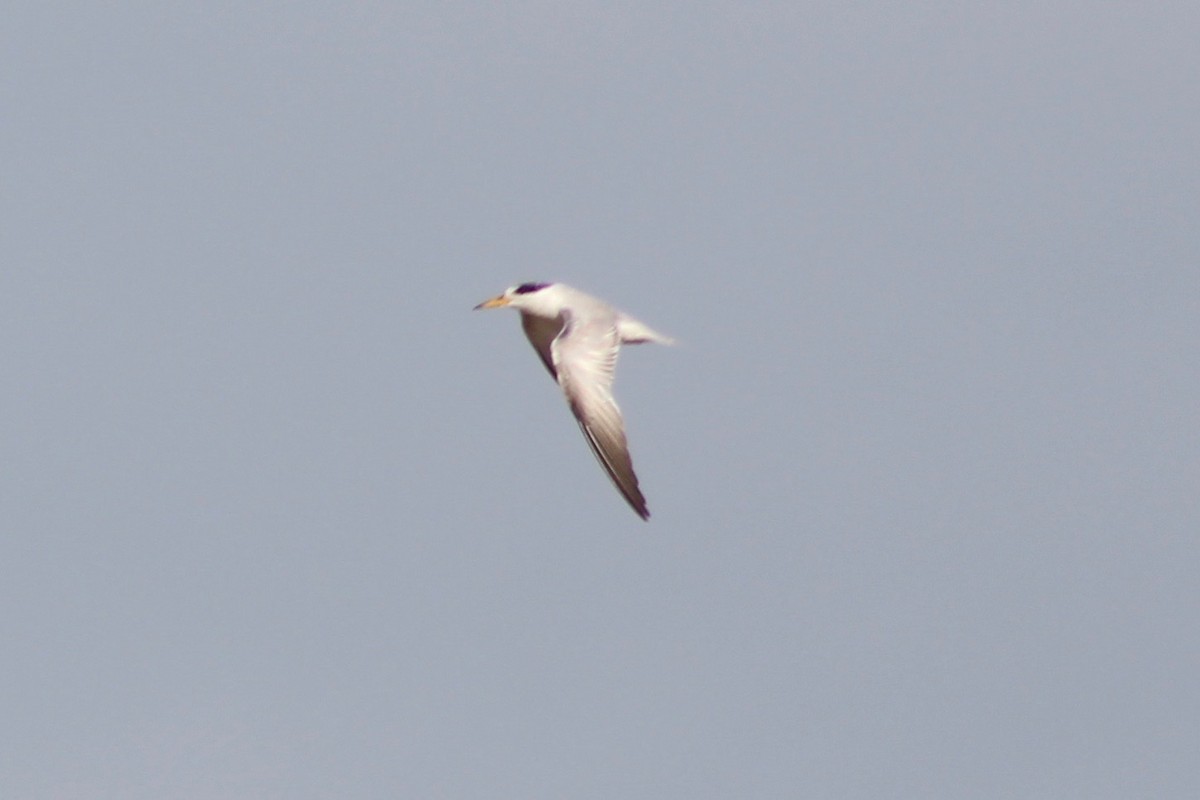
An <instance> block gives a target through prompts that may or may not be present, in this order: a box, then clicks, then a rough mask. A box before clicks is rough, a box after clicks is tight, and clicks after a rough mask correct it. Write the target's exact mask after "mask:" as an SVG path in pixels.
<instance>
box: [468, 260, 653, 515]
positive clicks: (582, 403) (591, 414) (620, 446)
mask: <svg viewBox="0 0 1200 800" xmlns="http://www.w3.org/2000/svg"><path fill="white" fill-rule="evenodd" d="M503 306H511V307H512V308H515V309H517V310H518V311H520V312H521V327H522V328H523V329H524V331H525V336H526V337H527V338H528V339H529V343H530V344H532V345H533V349H534V350H535V351H536V352H537V354H538V357H539V358H541V360H542V363H543V364H544V365H545V366H546V369H547V370H548V371H549V372H550V375H551V377H553V378H554V379H555V380H556V381H557V382H558V385H559V386H560V387H562V390H563V393H564V394H565V395H566V398H567V404H568V405H569V406H570V408H571V413H573V414H574V415H575V419H576V420H577V421H578V422H579V428H580V430H582V431H583V436H584V438H585V439H587V443H588V445H589V446H590V447H591V448H592V452H593V453H594V454H595V456H596V460H598V461H599V462H600V466H602V467H603V468H604V471H605V472H606V473H607V474H608V477H609V478H611V479H612V482H613V484H614V485H615V486H616V487H617V490H618V491H619V492H620V493H621V494H622V495H623V496H624V497H625V499H626V500H627V501H628V502H629V505H630V506H632V507H633V510H634V511H636V512H637V514H638V516H640V517H641V518H642V519H647V518H649V516H650V511H649V509H647V507H646V498H645V497H643V496H642V493H641V490H640V489H639V488H638V479H637V475H636V474H634V471H633V461H632V460H631V459H630V457H629V447H628V445H627V443H626V441H625V426H624V422H623V421H622V419H621V410H620V409H619V408H618V407H617V403H616V400H614V399H613V394H612V383H613V377H614V374H615V372H616V367H617V352H618V351H619V350H620V348H621V345H623V344H640V343H642V342H658V343H660V344H671V340H670V339H669V338H667V337H666V336H663V335H662V334H660V333H657V332H655V331H654V330H652V329H650V328H649V327H647V326H646V325H644V324H642V323H641V322H638V321H637V320H636V319H634V318H633V317H630V316H629V315H627V314H624V313H622V312H621V311H618V310H617V309H615V308H613V307H612V306H610V305H609V304H608V303H605V302H604V301H603V300H599V299H597V298H595V297H592V296H591V295H588V294H585V293H583V292H581V291H579V290H578V289H572V288H571V287H570V286H566V285H564V284H561V283H523V284H521V285H519V286H514V287H512V288H510V289H508V290H506V291H505V292H504V294H502V295H500V296H498V297H494V298H492V299H491V300H487V301H485V302H483V303H480V304H479V305H478V306H476V308H477V309H478V308H500V307H503Z"/></svg>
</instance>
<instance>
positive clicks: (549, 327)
mask: <svg viewBox="0 0 1200 800" xmlns="http://www.w3.org/2000/svg"><path fill="white" fill-rule="evenodd" d="M521 328H522V330H524V331H525V338H526V339H528V340H529V343H530V344H531V345H533V349H534V350H535V351H536V352H537V354H538V358H540V359H541V360H542V363H543V364H545V365H546V369H547V370H549V371H550V377H551V378H554V379H555V380H558V373H557V372H555V371H554V356H552V355H551V354H550V344H551V342H553V341H554V337H555V336H558V334H559V331H561V330H562V329H563V322H562V319H554V320H550V319H543V318H541V317H535V316H533V315H532V314H522V315H521Z"/></svg>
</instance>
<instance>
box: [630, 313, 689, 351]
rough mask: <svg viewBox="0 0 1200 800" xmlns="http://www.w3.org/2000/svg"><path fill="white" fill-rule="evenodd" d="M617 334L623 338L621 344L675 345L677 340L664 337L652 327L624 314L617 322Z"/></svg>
mask: <svg viewBox="0 0 1200 800" xmlns="http://www.w3.org/2000/svg"><path fill="white" fill-rule="evenodd" d="M617 334H618V335H619V336H620V337H621V344H642V343H643V342H655V343H656V344H675V340H674V339H672V338H671V337H670V336H663V335H662V334H661V333H659V332H658V331H656V330H654V329H653V328H651V327H650V326H648V325H645V324H643V323H641V322H638V321H637V320H636V319H634V318H633V317H627V316H625V315H624V314H622V315H621V318H620V320H618V321H617Z"/></svg>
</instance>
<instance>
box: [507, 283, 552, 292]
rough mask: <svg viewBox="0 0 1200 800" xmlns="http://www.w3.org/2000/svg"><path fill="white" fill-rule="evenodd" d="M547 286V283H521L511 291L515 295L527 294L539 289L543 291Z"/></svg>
mask: <svg viewBox="0 0 1200 800" xmlns="http://www.w3.org/2000/svg"><path fill="white" fill-rule="evenodd" d="M549 285H550V284H548V283H522V284H521V285H520V286H518V287H517V288H516V289H513V291H514V292H516V293H517V294H529V293H530V292H536V291H538V290H539V289H545V288H546V287H547V286H549Z"/></svg>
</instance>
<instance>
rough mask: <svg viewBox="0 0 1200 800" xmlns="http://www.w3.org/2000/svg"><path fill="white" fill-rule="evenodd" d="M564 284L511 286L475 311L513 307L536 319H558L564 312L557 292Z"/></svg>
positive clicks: (476, 307) (477, 307)
mask: <svg viewBox="0 0 1200 800" xmlns="http://www.w3.org/2000/svg"><path fill="white" fill-rule="evenodd" d="M561 286H562V284H558V283H522V284H520V285H519V286H510V287H509V288H507V289H505V290H504V294H502V295H499V296H497V297H493V298H492V299H491V300H485V301H483V302H482V303H480V304H479V305H477V306H475V309H476V310H478V309H481V308H502V307H504V306H511V307H512V308H515V309H517V310H518V311H520V312H521V313H523V314H533V315H534V316H535V317H557V316H558V313H559V311H561V310H562V297H561V296H560V292H558V291H557V289H558V288H559V287H561Z"/></svg>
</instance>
